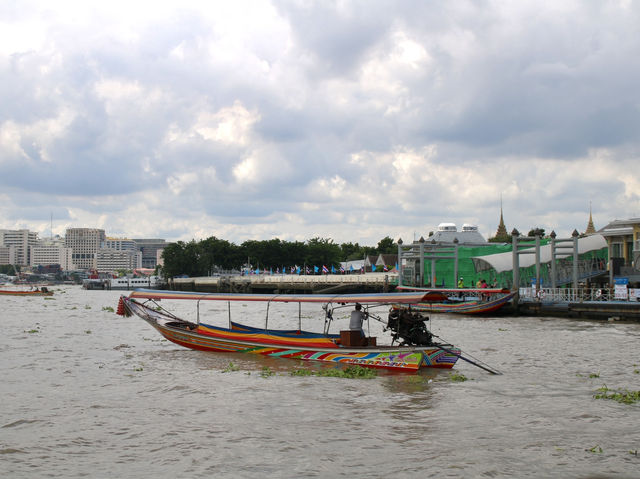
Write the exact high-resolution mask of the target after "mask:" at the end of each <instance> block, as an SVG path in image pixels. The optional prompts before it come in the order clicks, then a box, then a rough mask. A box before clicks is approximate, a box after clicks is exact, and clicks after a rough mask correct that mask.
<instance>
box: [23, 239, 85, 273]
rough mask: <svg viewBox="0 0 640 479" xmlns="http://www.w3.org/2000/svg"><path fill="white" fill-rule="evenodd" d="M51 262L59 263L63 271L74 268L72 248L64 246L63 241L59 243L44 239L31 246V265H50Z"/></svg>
mask: <svg viewBox="0 0 640 479" xmlns="http://www.w3.org/2000/svg"><path fill="white" fill-rule="evenodd" d="M52 264H59V265H60V269H62V270H63V271H71V270H74V269H76V266H75V265H74V264H73V250H72V249H71V248H65V247H64V243H63V244H62V245H60V244H54V243H51V242H46V241H43V242H40V244H39V245H38V246H33V247H32V248H31V266H50V265H52Z"/></svg>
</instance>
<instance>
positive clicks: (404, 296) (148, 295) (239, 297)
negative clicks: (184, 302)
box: [129, 289, 427, 304]
mask: <svg viewBox="0 0 640 479" xmlns="http://www.w3.org/2000/svg"><path fill="white" fill-rule="evenodd" d="M426 295H427V293H425V292H423V291H416V292H412V293H369V294H243V293H199V292H192V291H162V290H154V289H136V290H135V291H132V292H131V294H129V297H130V298H141V299H192V300H194V299H195V300H206V301H244V302H247V301H262V302H279V303H342V304H347V303H360V304H381V303H383V304H386V303H388V304H398V303H404V304H409V303H420V302H422V300H423V299H424V298H425V296H426Z"/></svg>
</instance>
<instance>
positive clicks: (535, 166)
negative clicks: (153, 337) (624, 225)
mask: <svg viewBox="0 0 640 479" xmlns="http://www.w3.org/2000/svg"><path fill="white" fill-rule="evenodd" d="M639 30H640V3H638V2H636V3H632V2H628V1H610V2H608V1H596V2H583V1H576V2H572V1H562V2H558V1H547V2H544V1H543V2H541V1H530V2H528V1H518V2H512V1H504V2H502V1H476V2H465V1H455V2H450V1H442V2H433V1H424V0H418V1H402V2H398V1H375V0H362V1H355V0H354V1H325V0H323V1H318V2H312V1H279V0H273V1H271V2H268V1H255V2H252V1H234V2H228V1H219V2H217V1H215V2H214V1H201V2H199V1H190V0H181V1H180V2H159V1H157V0H156V1H153V2H146V1H141V0H135V1H131V0H129V1H113V0H111V1H109V2H93V1H81V2H80V1H78V2H68V1H60V0H57V1H55V2H50V1H41V2H38V1H29V0H26V1H25V0H21V1H20V2H13V1H6V0H4V1H3V0H0V102H1V103H0V104H1V106H2V107H1V108H0V228H9V229H18V228H28V229H31V230H34V231H38V232H39V233H40V235H41V236H45V237H46V236H49V235H50V234H51V228H50V224H51V217H53V233H54V234H60V235H64V231H65V229H66V228H68V227H93V228H96V227H97V228H103V229H105V230H106V233H107V235H110V236H127V237H155V238H165V239H167V240H190V239H193V238H195V239H202V238H206V237H209V236H217V237H218V238H223V239H227V240H230V241H233V242H236V243H238V244H239V243H241V242H242V241H245V240H247V239H257V240H263V239H271V238H275V237H278V238H281V239H283V240H289V241H293V240H300V241H304V240H307V239H310V238H313V237H318V236H319V237H323V238H332V239H333V240H334V241H335V242H337V243H342V242H348V241H352V242H356V241H357V242H359V243H360V244H365V245H375V244H377V242H378V241H379V240H380V239H381V238H383V237H385V236H391V237H392V238H394V239H396V240H397V239H398V238H399V237H402V239H403V240H404V241H405V242H406V241H407V240H412V239H414V238H418V237H420V236H421V235H424V236H425V237H426V236H427V234H428V232H429V231H431V230H434V229H436V227H437V225H438V224H439V223H441V222H454V223H456V224H457V225H458V227H461V226H462V224H463V223H471V224H476V225H478V226H479V228H480V232H481V233H482V234H483V235H484V236H485V237H488V236H492V235H493V234H495V231H496V229H497V226H498V220H499V216H500V198H501V197H502V201H503V209H504V218H505V222H506V225H507V228H508V229H509V230H511V229H513V228H514V227H515V228H518V229H519V230H520V231H524V232H525V233H526V232H527V231H528V230H529V229H530V228H532V227H542V228H545V229H546V231H547V232H550V231H551V230H552V229H553V230H555V231H556V232H557V233H558V234H559V235H560V236H565V235H570V234H571V232H572V231H573V230H574V229H577V230H578V231H580V232H582V231H584V230H585V229H586V226H587V220H588V216H589V205H590V203H591V204H592V209H593V218H594V222H595V225H596V228H600V227H603V226H604V225H605V224H606V223H608V222H609V221H611V220H613V219H616V218H618V219H623V218H630V217H637V216H640V166H639V165H640V163H639V159H640V86H639V85H640V61H639V59H640V33H639Z"/></svg>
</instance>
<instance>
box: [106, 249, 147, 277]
mask: <svg viewBox="0 0 640 479" xmlns="http://www.w3.org/2000/svg"><path fill="white" fill-rule="evenodd" d="M141 264H142V253H140V251H135V250H133V251H131V250H117V249H113V248H101V249H99V250H98V252H97V253H96V269H97V270H98V272H99V273H115V272H116V271H118V270H127V271H129V270H134V269H137V268H140V265H141Z"/></svg>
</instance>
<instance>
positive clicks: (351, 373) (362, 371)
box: [289, 366, 378, 379]
mask: <svg viewBox="0 0 640 479" xmlns="http://www.w3.org/2000/svg"><path fill="white" fill-rule="evenodd" d="M289 374H290V375H291V376H322V377H330V378H347V379H371V378H375V377H376V376H377V375H378V372H377V371H376V370H375V369H370V368H363V367H362V366H348V367H347V368H345V369H323V370H320V371H312V370H309V369H295V370H293V371H291V372H290V373H289Z"/></svg>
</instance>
